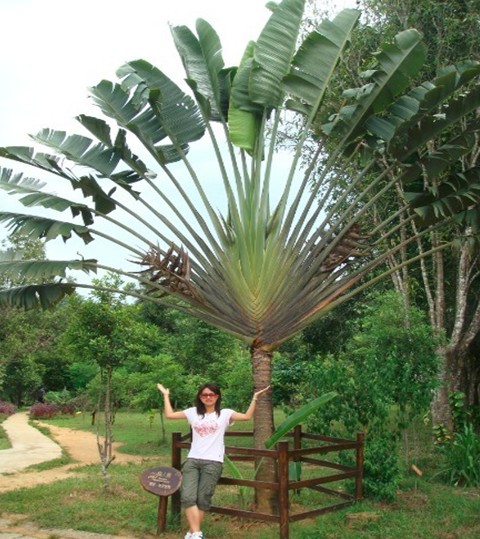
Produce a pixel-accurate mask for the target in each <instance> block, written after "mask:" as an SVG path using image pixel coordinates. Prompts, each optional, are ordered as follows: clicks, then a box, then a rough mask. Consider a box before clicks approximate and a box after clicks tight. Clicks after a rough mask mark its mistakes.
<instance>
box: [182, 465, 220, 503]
mask: <svg viewBox="0 0 480 539" xmlns="http://www.w3.org/2000/svg"><path fill="white" fill-rule="evenodd" d="M222 470H223V463H222V462H217V461H215V460H203V459H187V460H186V461H185V464H184V465H183V468H182V474H183V480H182V490H181V496H180V497H181V502H182V507H183V508H184V509H185V508H187V507H192V506H194V505H196V506H197V507H198V508H199V509H201V510H202V511H208V510H209V509H210V505H211V502H212V496H213V493H214V491H215V487H216V486H217V483H218V480H219V479H220V477H221V475H222Z"/></svg>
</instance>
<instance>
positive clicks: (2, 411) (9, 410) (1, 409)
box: [0, 401, 17, 416]
mask: <svg viewBox="0 0 480 539" xmlns="http://www.w3.org/2000/svg"><path fill="white" fill-rule="evenodd" d="M16 411H17V407H16V406H15V405H14V404H12V403H11V402H5V401H0V415H6V416H9V415H12V414H14V413H15V412H16Z"/></svg>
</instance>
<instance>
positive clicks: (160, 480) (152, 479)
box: [140, 466, 182, 496]
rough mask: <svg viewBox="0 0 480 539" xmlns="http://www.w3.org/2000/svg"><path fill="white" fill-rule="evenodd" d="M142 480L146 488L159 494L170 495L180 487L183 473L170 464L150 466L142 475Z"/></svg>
mask: <svg viewBox="0 0 480 539" xmlns="http://www.w3.org/2000/svg"><path fill="white" fill-rule="evenodd" d="M140 482H141V483H142V486H143V488H144V489H145V490H148V492H151V493H152V494H156V495H157V496H170V495H171V494H173V493H174V492H177V490H178V489H179V488H180V485H181V484H182V474H181V473H180V472H179V471H178V470H176V469H175V468H170V467H169V466H158V467H157V468H149V469H148V470H145V471H144V472H143V473H142V475H141V476H140Z"/></svg>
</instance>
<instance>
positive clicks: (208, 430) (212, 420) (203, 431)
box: [184, 407, 234, 462]
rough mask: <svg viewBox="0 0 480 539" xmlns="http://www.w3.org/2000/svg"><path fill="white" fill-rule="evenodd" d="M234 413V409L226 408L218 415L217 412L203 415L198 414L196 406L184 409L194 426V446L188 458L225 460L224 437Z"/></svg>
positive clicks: (191, 424)
mask: <svg viewBox="0 0 480 539" xmlns="http://www.w3.org/2000/svg"><path fill="white" fill-rule="evenodd" d="M233 413H234V410H230V409H229V408H224V409H222V410H220V416H217V412H212V413H210V414H205V415H204V416H201V415H198V414H197V409H196V408H195V407H192V408H187V409H186V410H184V414H185V416H186V417H187V420H188V422H189V424H190V426H191V427H192V446H191V448H190V451H189V452H188V455H187V458H191V459H203V460H215V461H217V462H223V456H224V454H225V443H224V440H223V437H224V434H225V431H226V430H227V428H228V427H229V426H230V420H231V417H232V414H233Z"/></svg>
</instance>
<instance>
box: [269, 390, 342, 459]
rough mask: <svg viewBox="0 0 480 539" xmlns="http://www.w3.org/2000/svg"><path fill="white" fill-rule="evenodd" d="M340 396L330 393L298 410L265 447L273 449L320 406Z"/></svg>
mask: <svg viewBox="0 0 480 539" xmlns="http://www.w3.org/2000/svg"><path fill="white" fill-rule="evenodd" d="M337 395H338V393H336V392H335V391H330V392H329V393H325V394H323V395H320V397H317V398H316V399H314V400H313V401H310V402H309V403H308V404H306V405H305V406H303V407H302V408H300V410H297V411H296V412H294V413H293V414H292V415H289V416H288V417H287V419H285V421H284V422H283V423H282V424H281V425H280V426H279V427H278V429H277V430H276V431H275V432H274V433H273V434H272V435H271V436H270V438H269V439H268V440H267V441H266V442H265V447H266V448H267V449H271V448H272V447H273V446H274V445H275V444H276V443H277V442H278V441H279V440H281V439H282V438H283V436H285V434H287V432H289V431H291V430H292V429H293V428H294V427H296V426H297V425H299V424H300V423H302V421H304V420H305V419H306V418H307V417H308V416H309V415H310V414H313V412H316V411H317V410H318V409H319V408H320V406H323V405H324V404H325V403H327V402H328V401H330V400H332V399H333V398H335V397H336V396H337Z"/></svg>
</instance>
